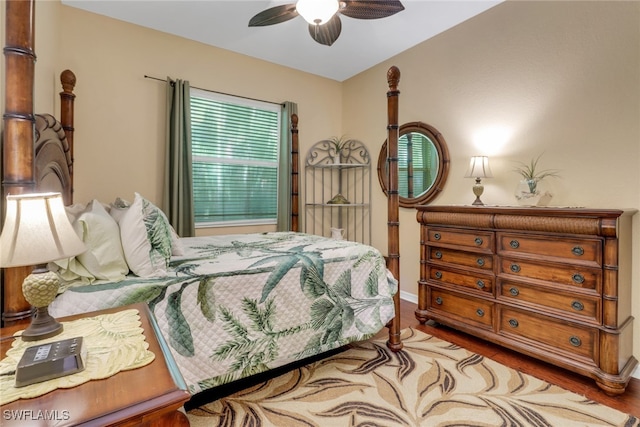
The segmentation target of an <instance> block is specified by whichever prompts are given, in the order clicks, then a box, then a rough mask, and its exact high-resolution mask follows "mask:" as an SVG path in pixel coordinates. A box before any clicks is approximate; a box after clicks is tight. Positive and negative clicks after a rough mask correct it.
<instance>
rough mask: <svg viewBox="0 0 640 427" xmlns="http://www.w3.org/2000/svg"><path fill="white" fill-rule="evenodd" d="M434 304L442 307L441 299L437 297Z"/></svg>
mask: <svg viewBox="0 0 640 427" xmlns="http://www.w3.org/2000/svg"><path fill="white" fill-rule="evenodd" d="M436 304H438V305H442V298H441V297H437V298H436Z"/></svg>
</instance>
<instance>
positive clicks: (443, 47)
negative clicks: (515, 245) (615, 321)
mask: <svg viewBox="0 0 640 427" xmlns="http://www.w3.org/2000/svg"><path fill="white" fill-rule="evenodd" d="M639 22H640V2H507V3H503V4H500V5H498V6H496V7H495V8H493V9H490V10H488V11H486V12H485V13H483V14H481V15H479V16H477V17H475V18H472V19H471V20H469V21H467V22H465V23H463V24H461V25H459V26H457V27H455V28H453V29H450V30H448V31H446V32H445V33H443V34H440V35H438V36H437V37H435V38H433V39H431V40H429V41H427V42H425V43H422V44H420V45H418V46H416V47H414V48H412V49H410V50H408V51H406V52H404V53H402V54H399V55H397V56H396V57H394V58H392V59H391V60H389V61H385V62H384V63H382V64H380V65H378V66H376V67H373V68H371V69H369V70H367V71H365V72H364V73H361V74H360V75H358V76H356V77H353V78H352V79H350V80H348V81H346V82H345V83H344V87H343V99H344V101H343V111H344V120H343V123H344V125H343V132H349V133H354V134H357V135H362V138H363V139H364V140H366V141H369V142H370V144H371V147H372V150H375V151H376V153H377V150H379V148H378V147H379V146H380V143H381V142H382V141H384V139H385V138H386V129H385V125H386V120H387V118H386V101H385V91H386V88H387V86H386V71H387V69H388V68H389V66H391V65H396V66H398V67H399V68H400V71H401V73H402V77H401V79H400V86H399V88H400V91H401V94H400V114H399V115H400V120H399V122H400V124H402V123H405V122H411V121H423V122H426V123H428V124H431V125H433V126H435V127H436V128H437V129H438V130H439V131H440V132H441V133H442V134H443V135H444V137H445V139H446V141H447V145H448V147H449V152H450V155H451V169H450V173H449V179H448V181H447V184H446V186H445V188H444V191H443V192H442V193H441V194H440V196H439V197H438V198H437V199H436V200H435V201H434V202H433V203H434V204H470V203H471V202H472V201H473V200H474V196H473V194H472V192H471V187H472V185H473V180H470V179H465V178H463V176H464V173H465V171H466V168H467V165H468V162H469V157H470V156H472V155H475V154H485V155H489V156H490V162H491V168H492V171H493V174H494V178H493V179H486V180H484V184H485V193H484V195H483V196H482V200H483V201H484V202H485V203H486V204H500V205H513V204H515V203H516V201H515V198H514V196H513V191H514V189H515V186H516V182H517V181H518V175H517V174H515V173H514V172H513V171H512V169H513V168H514V167H515V166H516V164H515V162H517V161H523V162H528V161H529V160H530V159H531V158H533V157H536V156H538V155H539V154H541V153H544V155H543V157H542V160H541V164H542V166H543V167H544V168H552V169H559V170H560V175H561V178H559V179H553V178H552V179H549V180H548V184H549V186H550V187H551V188H552V190H553V191H554V193H555V196H554V199H553V201H552V204H554V205H559V206H587V207H594V208H634V209H640V25H638V23H639ZM493 129H498V130H500V132H499V133H500V134H501V135H504V137H503V138H502V140H501V139H500V138H492V139H489V140H488V141H484V142H483V141H479V140H478V135H482V134H484V133H485V132H487V131H491V130H493ZM373 202H374V204H375V205H376V206H378V205H381V204H384V203H386V200H385V199H384V197H383V193H382V192H381V191H380V190H378V191H377V192H374V200H373ZM373 215H374V218H373V223H374V224H377V225H378V227H380V230H381V232H380V233H377V234H376V235H375V236H374V241H373V244H374V246H377V247H384V245H386V237H387V235H386V232H384V231H383V227H384V221H385V215H386V211H385V210H383V209H374V210H373ZM639 218H640V214H636V215H635V216H634V228H635V230H634V233H633V253H634V256H633V259H634V260H635V266H634V271H633V295H632V298H633V314H634V317H635V318H636V322H635V323H636V325H635V328H636V334H635V335H636V337H638V336H640V335H639V334H638V331H640V262H638V260H640V255H639V254H640V220H639ZM400 221H401V226H400V229H401V250H400V254H401V273H400V276H401V281H402V290H403V291H404V292H406V293H408V294H413V295H415V294H416V293H417V280H418V277H419V270H418V261H419V253H418V245H419V240H418V239H419V238H418V233H419V228H418V225H417V222H416V219H415V210H412V209H401V212H400ZM635 341H636V342H635V350H634V354H635V355H636V358H638V356H640V339H636V340H635Z"/></svg>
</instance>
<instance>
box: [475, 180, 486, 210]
mask: <svg viewBox="0 0 640 427" xmlns="http://www.w3.org/2000/svg"><path fill="white" fill-rule="evenodd" d="M482 193H484V185H482V184H481V183H480V178H476V183H475V185H474V186H473V194H475V196H476V200H474V202H473V203H472V205H474V206H484V203H482V200H480V196H482Z"/></svg>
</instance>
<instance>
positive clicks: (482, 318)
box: [427, 287, 494, 328]
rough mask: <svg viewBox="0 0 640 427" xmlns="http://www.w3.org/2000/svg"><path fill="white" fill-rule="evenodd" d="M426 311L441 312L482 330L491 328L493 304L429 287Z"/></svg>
mask: <svg viewBox="0 0 640 427" xmlns="http://www.w3.org/2000/svg"><path fill="white" fill-rule="evenodd" d="M427 304H428V306H427V310H428V311H433V312H443V313H445V316H447V317H453V318H456V319H458V320H461V321H463V322H465V323H472V324H474V325H476V326H479V327H482V328H492V325H493V306H494V303H492V302H489V301H485V300H482V299H479V298H478V299H477V298H473V297H470V296H466V295H465V296H463V295H461V294H457V293H454V292H447V291H445V290H442V289H439V288H434V287H429V299H428V301H427Z"/></svg>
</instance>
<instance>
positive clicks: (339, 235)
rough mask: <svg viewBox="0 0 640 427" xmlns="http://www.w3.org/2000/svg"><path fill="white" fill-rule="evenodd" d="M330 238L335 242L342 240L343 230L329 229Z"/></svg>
mask: <svg viewBox="0 0 640 427" xmlns="http://www.w3.org/2000/svg"><path fill="white" fill-rule="evenodd" d="M331 238H332V239H336V240H342V239H344V228H333V227H331Z"/></svg>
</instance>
